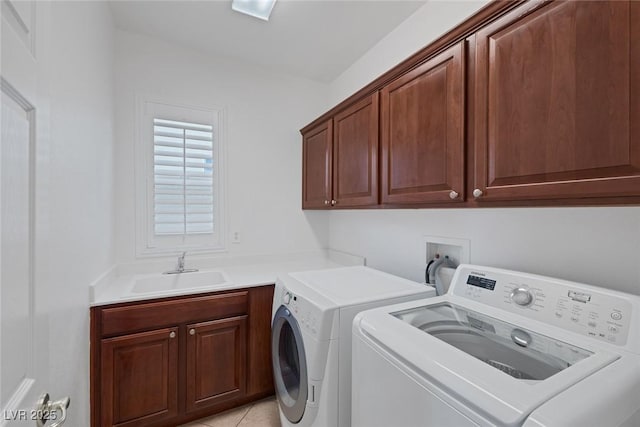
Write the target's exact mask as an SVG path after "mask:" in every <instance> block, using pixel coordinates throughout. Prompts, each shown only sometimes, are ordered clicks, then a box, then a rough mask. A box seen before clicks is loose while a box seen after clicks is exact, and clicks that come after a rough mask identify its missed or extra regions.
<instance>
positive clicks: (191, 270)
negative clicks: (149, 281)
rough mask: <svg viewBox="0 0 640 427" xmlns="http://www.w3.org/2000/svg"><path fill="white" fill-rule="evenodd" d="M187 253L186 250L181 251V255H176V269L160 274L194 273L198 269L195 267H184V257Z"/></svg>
mask: <svg viewBox="0 0 640 427" xmlns="http://www.w3.org/2000/svg"><path fill="white" fill-rule="evenodd" d="M186 255H187V252H186V251H184V252H182V255H180V256H179V257H178V263H177V264H176V269H175V270H171V271H165V272H164V273H162V274H181V273H194V272H196V271H198V269H197V268H188V269H185V268H184V257H185V256H186Z"/></svg>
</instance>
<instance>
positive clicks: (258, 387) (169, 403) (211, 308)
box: [91, 286, 273, 427]
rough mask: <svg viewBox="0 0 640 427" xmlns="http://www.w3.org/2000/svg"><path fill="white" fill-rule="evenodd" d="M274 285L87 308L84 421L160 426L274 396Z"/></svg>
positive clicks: (133, 426)
mask: <svg viewBox="0 0 640 427" xmlns="http://www.w3.org/2000/svg"><path fill="white" fill-rule="evenodd" d="M272 300H273V286H261V287H256V288H250V289H242V290H234V291H231V292H220V293H213V294H205V295H197V296H191V297H177V298H165V299H159V300H153V301H148V302H147V301H145V302H139V303H126V304H116V305H110V306H104V307H94V308H92V309H91V425H92V426H93V427H98V426H100V427H109V426H118V427H137V426H148V427H164V426H175V425H179V424H182V423H186V422H188V421H191V420H193V419H197V418H201V417H204V416H207V415H211V414H213V413H216V412H220V411H224V410H226V409H229V408H232V407H234V406H239V405H243V404H245V403H247V402H249V401H252V400H257V399H260V398H263V397H266V396H269V395H271V394H273V381H272V377H273V375H272V372H271V360H270V357H271V351H270V345H271V340H270V330H271V329H270V325H271V304H272Z"/></svg>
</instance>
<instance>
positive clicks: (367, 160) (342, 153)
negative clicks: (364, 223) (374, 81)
mask: <svg viewBox="0 0 640 427" xmlns="http://www.w3.org/2000/svg"><path fill="white" fill-rule="evenodd" d="M333 126H334V138H333V199H334V200H335V204H336V205H337V206H338V207H352V206H367V205H377V204H378V93H377V92H376V93H374V94H373V95H372V96H370V97H368V98H367V99H365V100H363V101H360V102H358V103H357V104H355V105H352V106H351V107H349V108H347V109H346V110H344V111H342V112H341V113H338V114H337V115H336V116H335V118H334V121H333Z"/></svg>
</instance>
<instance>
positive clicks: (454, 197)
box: [449, 190, 459, 200]
mask: <svg viewBox="0 0 640 427" xmlns="http://www.w3.org/2000/svg"><path fill="white" fill-rule="evenodd" d="M458 196H459V194H458V193H457V192H456V191H453V190H451V193H449V198H451V199H452V200H453V199H457V198H458Z"/></svg>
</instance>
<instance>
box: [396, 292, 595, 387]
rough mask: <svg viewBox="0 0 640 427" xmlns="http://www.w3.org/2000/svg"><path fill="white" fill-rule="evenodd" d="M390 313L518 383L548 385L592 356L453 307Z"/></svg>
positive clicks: (433, 307) (434, 307)
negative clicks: (550, 380) (546, 383)
mask: <svg viewBox="0 0 640 427" xmlns="http://www.w3.org/2000/svg"><path fill="white" fill-rule="evenodd" d="M391 314H392V315H393V316H395V317H397V318H398V319H400V320H402V321H404V322H406V323H408V324H410V325H412V326H414V327H416V328H418V329H419V330H421V331H423V332H425V333H427V334H430V335H431V336H433V337H435V338H438V339H439V340H441V341H444V342H446V343H447V344H449V345H451V346H453V347H456V348H457V349H458V350H461V351H464V352H465V353H467V354H469V355H471V356H473V357H475V358H476V359H478V360H481V361H483V362H485V363H486V364H488V365H489V366H492V367H494V368H496V369H499V370H501V371H502V372H504V373H506V374H508V375H510V376H512V377H513V378H517V379H523V380H532V381H540V380H544V379H547V378H549V377H550V376H552V375H555V374H557V373H558V372H561V371H563V370H564V369H566V368H568V367H569V366H571V365H573V364H575V363H577V362H579V361H580V360H583V359H585V358H587V357H589V356H591V355H592V354H593V353H592V352H590V351H588V350H585V349H582V348H579V347H576V346H574V345H571V344H568V343H566V342H563V341H560V340H556V339H553V338H550V337H547V336H544V335H541V334H538V333H536V332H533V331H531V330H528V329H525V328H520V327H516V326H514V325H512V324H510V323H507V322H503V321H501V320H498V319H496V318H493V317H490V316H487V315H484V314H481V313H478V312H476V311H472V310H469V309H466V308H463V307H460V306H457V305H455V304H452V303H448V302H443V303H441V304H436V305H431V306H422V307H416V308H412V309H409V310H402V311H399V312H395V313H391Z"/></svg>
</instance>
